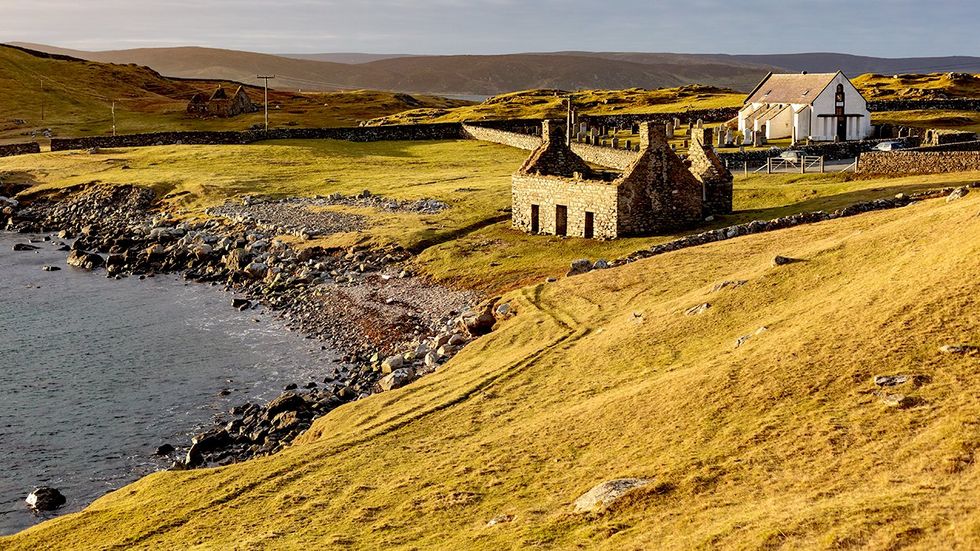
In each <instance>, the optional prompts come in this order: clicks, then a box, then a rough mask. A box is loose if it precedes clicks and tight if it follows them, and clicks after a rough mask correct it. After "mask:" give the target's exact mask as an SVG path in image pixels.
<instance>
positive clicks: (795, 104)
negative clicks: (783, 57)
mask: <svg viewBox="0 0 980 551" xmlns="http://www.w3.org/2000/svg"><path fill="white" fill-rule="evenodd" d="M738 129H739V131H740V132H742V135H743V136H745V142H746V143H752V142H753V137H755V136H765V138H766V139H767V140H778V139H781V138H790V139H792V141H793V142H794V143H795V142H798V141H803V140H806V139H807V138H809V139H810V140H812V141H846V140H861V139H864V138H867V137H868V136H870V135H871V113H870V112H869V111H868V101H867V100H866V99H864V96H862V95H861V92H858V90H857V88H855V87H854V85H853V84H851V81H850V80H848V78H847V77H846V76H844V73H842V72H840V71H838V72H836V73H813V74H809V73H806V72H804V73H798V74H772V73H769V74H768V75H767V76H766V78H764V79H762V82H760V83H759V85H758V86H756V87H755V89H754V90H752V92H751V93H750V94H749V96H748V97H747V98H746V100H745V103H744V106H743V107H742V109H741V110H739V112H738Z"/></svg>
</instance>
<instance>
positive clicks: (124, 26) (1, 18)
mask: <svg viewBox="0 0 980 551" xmlns="http://www.w3.org/2000/svg"><path fill="white" fill-rule="evenodd" d="M978 25H980V0H805V1H795V0H781V1H780V0H671V1H669V2H661V1H658V0H277V1H260V0H195V1H188V0H167V1H157V0H0V42H15V41H18V42H35V43H42V44H49V45H55V46H61V47H66V48H74V49H81V50H106V49H124V48H142V47H155V46H206V47H215V48H228V49H235V50H249V51H258V52H267V53H320V52H368V53H398V54H493V53H515V52H544V51H562V50H589V51H634V52H638V51H642V52H680V53H732V54H763V53H793V52H813V51H822V52H843V53H851V54H859V55H871V56H880V57H918V56H940V55H980V37H978V35H977V34H976V33H977V28H978Z"/></svg>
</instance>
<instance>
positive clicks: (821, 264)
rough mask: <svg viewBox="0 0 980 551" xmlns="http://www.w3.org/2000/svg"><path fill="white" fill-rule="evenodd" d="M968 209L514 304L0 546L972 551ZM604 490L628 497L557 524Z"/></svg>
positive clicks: (979, 405)
mask: <svg viewBox="0 0 980 551" xmlns="http://www.w3.org/2000/svg"><path fill="white" fill-rule="evenodd" d="M978 209H980V196H978V195H977V194H975V193H971V194H970V195H968V196H967V197H966V198H965V199H961V200H958V201H954V202H951V203H947V202H945V201H943V200H941V199H940V200H932V201H927V202H923V203H918V204H915V205H912V206H909V207H906V208H902V209H897V210H891V211H883V212H877V213H872V214H864V215H860V216H855V217H852V218H845V219H838V220H833V221H829V222H824V223H820V224H816V225H811V226H803V227H797V228H793V229H787V230H782V231H777V232H772V233H767V234H758V235H752V236H747V237H740V238H737V239H733V240H730V241H725V242H721V243H715V244H711V245H706V246H702V247H697V248H693V249H687V250H682V251H677V252H673V253H668V254H665V255H663V256H659V257H654V258H651V259H648V260H644V261H640V262H637V263H634V264H631V265H628V266H625V267H623V268H619V269H614V270H599V271H595V272H592V273H590V274H587V275H583V276H578V277H573V278H566V279H563V280H561V281H559V282H557V283H554V284H546V283H537V284H534V285H531V286H529V287H526V288H523V289H521V290H519V291H516V292H512V293H510V294H508V295H506V296H505V298H504V300H506V301H508V302H509V303H510V304H511V306H512V308H513V309H514V310H516V312H517V315H516V317H514V318H512V319H510V320H507V321H504V322H501V323H500V324H499V326H498V328H497V330H496V331H495V332H494V333H492V334H490V335H488V336H486V337H483V338H481V339H480V340H478V341H476V342H475V343H473V344H471V345H470V346H468V347H467V348H466V349H465V350H463V351H462V352H461V353H460V354H459V355H458V356H456V357H455V358H454V359H453V360H452V361H451V362H449V363H448V364H447V365H446V366H444V367H442V368H440V369H439V371H438V372H437V373H436V374H434V375H431V376H429V377H426V378H424V379H422V380H421V381H419V382H418V383H416V384H413V385H410V386H409V387H406V388H403V389H400V390H397V391H393V392H388V393H383V394H379V395H374V396H371V397H370V398H367V399H365V400H361V401H357V402H354V403H350V404H347V405H344V406H342V407H340V408H338V409H336V410H334V411H333V412H332V413H330V414H329V415H327V416H326V417H324V418H322V419H320V420H319V421H317V423H316V424H315V425H314V426H313V428H312V429H311V430H310V431H309V432H308V433H307V434H305V435H304V436H303V437H301V439H300V440H299V441H298V442H297V443H295V444H294V445H292V446H291V447H289V448H287V449H286V450H285V451H283V452H281V453H279V454H278V455H276V456H273V457H269V458H264V459H259V460H255V461H250V462H247V463H242V464H237V465H232V466H228V467H223V468H218V469H210V470H203V471H189V472H162V473H157V474H154V475H151V476H149V477H146V478H144V479H143V480H141V481H139V482H137V483H135V484H132V485H130V486H127V487H126V488H123V489H121V490H119V491H116V492H113V493H111V494H109V495H107V496H105V497H103V498H101V499H99V500H98V501H96V502H95V503H94V504H92V505H91V506H90V507H89V508H87V509H86V510H85V511H83V512H81V513H77V514H72V515H67V516H64V517H60V518H57V519H54V520H53V521H49V522H46V523H44V524H41V525H39V526H37V527H34V528H32V529H29V530H27V531H26V532H23V533H21V534H19V535H16V536H14V537H12V538H7V539H0V546H2V547H4V548H7V549H37V548H45V547H49V546H51V545H58V546H63V547H71V548H74V549H86V548H134V547H139V548H231V547H238V548H254V549H260V548H262V549H264V548H309V547H313V546H317V547H338V548H343V547H356V548H386V549H435V548H439V549H486V550H499V549H512V548H515V549H516V548H530V547H537V548H562V549H566V548H597V549H651V548H656V549H691V548H718V547H725V548H739V549H741V548H746V549H747V548H752V549H758V548H786V549H798V548H843V549H857V548H873V549H898V548H911V549H935V548H939V547H942V548H957V547H958V548H975V547H976V546H977V545H980V514H978V512H977V508H976V492H975V489H976V488H977V486H978V484H980V468H978V466H977V461H976V453H977V450H980V437H978V432H977V419H978V418H980V399H978V395H980V381H978V379H977V377H976V367H977V357H976V356H975V355H972V356H971V355H970V354H971V353H962V354H961V353H944V352H942V351H941V350H940V349H941V347H944V346H947V345H970V346H978V345H980V342H978V341H977V335H978V334H980V318H977V317H976V316H975V315H971V313H973V312H976V311H977V308H978V307H980V304H978V298H977V297H978V291H980V287H978V283H977V282H978V281H980V264H978V263H977V262H976V261H975V259H976V257H977V254H980V245H978V244H980V218H978V215H977V213H978ZM777 254H779V255H787V256H790V257H793V258H796V259H799V260H800V261H799V262H796V263H793V264H789V265H786V266H779V267H774V266H773V264H772V259H773V257H774V255H777ZM724 282H729V283H727V284H725V285H723V283H724ZM731 282H738V283H731ZM703 303H710V308H707V309H706V310H704V311H702V312H701V313H699V314H696V315H689V314H685V311H686V310H688V309H690V308H691V307H692V306H695V305H700V304H703ZM746 335H748V337H747V338H745V339H739V337H744V336H746ZM737 339H738V340H739V341H742V342H741V343H739V344H736V340H737ZM878 375H907V376H908V382H906V383H904V384H900V385H899V386H894V387H882V386H880V385H879V384H877V383H876V382H875V381H874V377H875V376H878ZM893 395H899V396H902V399H898V398H895V397H894V396H893ZM623 477H636V478H640V479H645V480H648V481H650V482H649V484H648V485H647V486H645V487H643V488H641V489H639V490H635V491H633V492H632V493H630V494H627V496H626V497H624V498H623V499H621V500H620V501H617V502H616V503H615V504H614V505H613V506H612V507H609V508H607V509H599V510H597V511H594V512H589V513H581V514H580V513H575V512H574V511H573V503H574V501H575V500H576V499H577V498H578V497H579V496H580V495H582V494H583V493H585V492H586V491H587V490H589V488H591V487H593V486H594V485H596V484H598V483H600V482H603V481H607V480H610V479H617V478H623Z"/></svg>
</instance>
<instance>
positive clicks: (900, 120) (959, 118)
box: [871, 109, 980, 133]
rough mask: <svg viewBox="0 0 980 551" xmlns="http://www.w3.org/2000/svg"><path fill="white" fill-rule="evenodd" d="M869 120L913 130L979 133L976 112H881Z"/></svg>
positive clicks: (979, 121)
mask: <svg viewBox="0 0 980 551" xmlns="http://www.w3.org/2000/svg"><path fill="white" fill-rule="evenodd" d="M871 119H872V121H873V122H874V123H875V124H882V123H889V124H894V125H898V126H912V127H915V128H949V129H954V130H966V131H969V132H978V133H980V113H977V112H976V111H950V110H941V109H930V110H925V109H915V110H911V111H882V112H879V113H873V114H872V115H871Z"/></svg>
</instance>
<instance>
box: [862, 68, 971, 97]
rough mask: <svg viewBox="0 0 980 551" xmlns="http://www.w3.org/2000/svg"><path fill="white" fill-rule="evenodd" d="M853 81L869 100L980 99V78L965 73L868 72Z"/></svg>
mask: <svg viewBox="0 0 980 551" xmlns="http://www.w3.org/2000/svg"><path fill="white" fill-rule="evenodd" d="M852 82H853V83H854V86H855V87H857V89H858V90H860V91H861V93H862V94H864V97H866V98H868V99H869V100H893V99H946V98H980V75H974V74H968V73H925V74H901V75H879V74H875V73H867V74H863V75H861V76H859V77H857V78H855V79H854V80H853V81H852Z"/></svg>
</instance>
